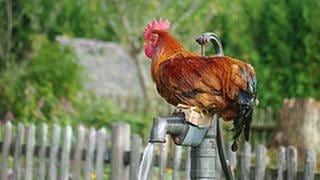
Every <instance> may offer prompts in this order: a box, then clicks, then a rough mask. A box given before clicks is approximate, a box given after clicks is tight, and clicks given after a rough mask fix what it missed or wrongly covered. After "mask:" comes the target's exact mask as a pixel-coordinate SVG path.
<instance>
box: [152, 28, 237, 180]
mask: <svg viewBox="0 0 320 180" xmlns="http://www.w3.org/2000/svg"><path fill="white" fill-rule="evenodd" d="M209 41H210V42H211V43H212V44H213V46H214V48H215V50H216V53H217V54H216V55H221V56H222V55H223V49H222V45H221V41H220V40H219V38H218V36H217V35H216V34H214V33H204V34H202V35H201V36H200V37H199V38H197V39H196V42H198V43H199V44H200V45H201V53H202V55H204V52H205V49H204V47H205V46H204V45H205V44H206V43H208V42H209ZM212 118H213V117H212ZM167 134H168V135H170V136H171V138H172V140H173V142H174V143H175V144H176V145H179V146H191V153H190V156H191V171H190V178H191V179H192V180H198V179H201V180H215V179H216V164H215V162H216V160H217V157H216V154H217V153H216V152H217V151H218V146H219V145H220V149H219V150H220V151H218V152H219V156H220V160H221V165H222V169H223V171H224V174H225V176H226V179H227V180H229V179H231V180H232V179H233V176H232V173H231V170H230V167H228V165H227V162H226V160H225V157H224V152H223V151H224V150H223V148H222V146H223V145H222V142H221V140H222V139H221V134H220V126H219V119H218V118H217V119H216V120H213V119H211V121H210V123H209V124H207V125H205V126H199V125H195V124H194V123H191V122H190V120H189V119H188V117H187V116H181V115H173V116H168V117H155V118H154V120H153V125H152V129H151V132H150V137H149V142H151V143H165V142H166V135H167ZM217 136H218V138H217ZM219 136H220V137H219ZM217 143H218V144H217ZM219 143H220V144H219ZM217 145H218V146H217Z"/></svg>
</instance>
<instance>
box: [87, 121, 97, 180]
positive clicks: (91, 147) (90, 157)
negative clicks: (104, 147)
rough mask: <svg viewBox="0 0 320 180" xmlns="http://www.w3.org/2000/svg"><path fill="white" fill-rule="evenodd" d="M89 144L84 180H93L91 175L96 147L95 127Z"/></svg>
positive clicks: (88, 139)
mask: <svg viewBox="0 0 320 180" xmlns="http://www.w3.org/2000/svg"><path fill="white" fill-rule="evenodd" d="M87 142H88V143H87V146H86V162H85V170H84V179H85V180H91V179H92V178H91V175H92V173H93V160H94V150H95V146H96V130H95V129H94V128H93V127H92V128H90V131H89V134H88V137H87Z"/></svg>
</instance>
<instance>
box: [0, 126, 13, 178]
mask: <svg viewBox="0 0 320 180" xmlns="http://www.w3.org/2000/svg"><path fill="white" fill-rule="evenodd" d="M11 138H12V125H11V123H10V122H7V123H6V125H5V131H4V140H3V141H4V142H3V147H2V158H1V179H7V175H8V167H7V165H8V156H9V151H10V144H11Z"/></svg>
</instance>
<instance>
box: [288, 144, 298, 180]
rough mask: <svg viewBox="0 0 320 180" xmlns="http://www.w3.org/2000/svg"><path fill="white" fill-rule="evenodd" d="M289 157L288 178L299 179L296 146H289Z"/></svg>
mask: <svg viewBox="0 0 320 180" xmlns="http://www.w3.org/2000/svg"><path fill="white" fill-rule="evenodd" d="M286 157H287V172H288V176H287V178H288V179H290V180H296V179H297V171H298V153H297V149H296V148H295V147H294V146H289V147H288V148H287V150H286Z"/></svg>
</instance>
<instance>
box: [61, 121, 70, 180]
mask: <svg viewBox="0 0 320 180" xmlns="http://www.w3.org/2000/svg"><path fill="white" fill-rule="evenodd" d="M71 140H72V129H71V127H70V126H67V127H65V132H64V141H63V149H62V157H61V180H68V179H69V169H70V168H69V166H70V151H71Z"/></svg>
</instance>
